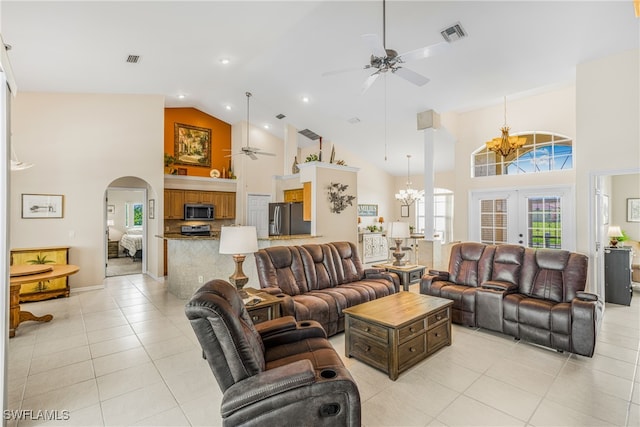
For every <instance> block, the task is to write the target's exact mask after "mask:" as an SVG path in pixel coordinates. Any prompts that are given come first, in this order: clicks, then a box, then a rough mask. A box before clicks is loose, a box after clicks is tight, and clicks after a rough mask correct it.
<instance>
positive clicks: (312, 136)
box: [298, 129, 320, 141]
mask: <svg viewBox="0 0 640 427" xmlns="http://www.w3.org/2000/svg"><path fill="white" fill-rule="evenodd" d="M298 133H299V134H300V135H304V136H306V137H307V138H309V139H311V140H312V141H315V140H316V139H320V135H318V134H317V133H315V132H313V131H311V130H309V129H303V130H301V131H299V132H298Z"/></svg>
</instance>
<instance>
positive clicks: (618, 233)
mask: <svg viewBox="0 0 640 427" xmlns="http://www.w3.org/2000/svg"><path fill="white" fill-rule="evenodd" d="M607 236H608V237H610V238H611V240H610V241H609V245H611V246H616V245H617V244H618V237H622V230H620V227H619V226H617V225H611V226H609V231H608V232H607Z"/></svg>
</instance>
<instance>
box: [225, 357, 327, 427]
mask: <svg viewBox="0 0 640 427" xmlns="http://www.w3.org/2000/svg"><path fill="white" fill-rule="evenodd" d="M315 381H316V374H315V371H314V369H313V364H312V363H311V361H309V360H307V359H303V360H298V361H295V362H293V363H289V364H286V365H284V366H279V367H277V368H273V369H269V370H268V371H263V372H260V373H259V374H257V375H254V376H252V377H249V378H247V379H245V380H243V381H240V382H237V383H235V384H234V385H232V386H231V387H229V388H228V389H227V390H226V391H225V393H224V396H223V397H222V404H221V407H220V415H222V417H223V418H226V417H228V416H229V415H231V414H233V413H234V412H236V411H237V410H239V409H242V408H244V407H246V406H250V405H253V404H255V403H258V402H260V401H261V400H265V399H268V398H270V397H272V396H275V395H278V394H281V393H285V392H287V391H289V390H293V389H296V388H299V387H304V386H307V385H310V384H313V383H314V382H315Z"/></svg>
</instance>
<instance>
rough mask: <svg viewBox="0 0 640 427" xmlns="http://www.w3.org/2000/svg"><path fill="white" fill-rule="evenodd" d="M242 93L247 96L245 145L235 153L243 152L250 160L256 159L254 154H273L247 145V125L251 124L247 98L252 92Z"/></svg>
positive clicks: (230, 155)
mask: <svg viewBox="0 0 640 427" xmlns="http://www.w3.org/2000/svg"><path fill="white" fill-rule="evenodd" d="M244 95H245V96H246V97H247V145H245V146H244V147H242V148H241V149H240V152H239V153H236V154H244V155H246V156H248V157H249V158H251V159H252V160H258V156H256V154H260V155H261V156H275V154H273V153H267V152H265V151H262V150H261V149H260V148H258V147H252V146H251V145H249V127H250V126H251V122H250V121H249V98H251V97H252V96H253V94H252V93H251V92H245V93H244ZM236 154H229V155H228V156H225V157H232V156H234V155H236Z"/></svg>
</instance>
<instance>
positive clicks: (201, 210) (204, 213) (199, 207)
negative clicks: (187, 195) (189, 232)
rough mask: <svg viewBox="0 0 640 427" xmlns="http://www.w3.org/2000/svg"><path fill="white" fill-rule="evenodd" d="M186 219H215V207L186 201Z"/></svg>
mask: <svg viewBox="0 0 640 427" xmlns="http://www.w3.org/2000/svg"><path fill="white" fill-rule="evenodd" d="M184 219H185V221H186V220H190V221H192V220H198V221H213V220H214V219H215V207H214V206H213V205H208V204H193V203H185V205H184Z"/></svg>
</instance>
